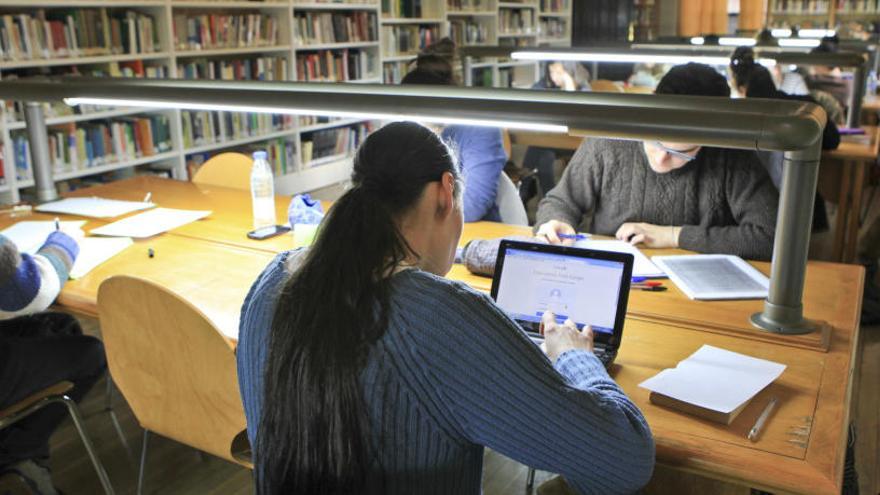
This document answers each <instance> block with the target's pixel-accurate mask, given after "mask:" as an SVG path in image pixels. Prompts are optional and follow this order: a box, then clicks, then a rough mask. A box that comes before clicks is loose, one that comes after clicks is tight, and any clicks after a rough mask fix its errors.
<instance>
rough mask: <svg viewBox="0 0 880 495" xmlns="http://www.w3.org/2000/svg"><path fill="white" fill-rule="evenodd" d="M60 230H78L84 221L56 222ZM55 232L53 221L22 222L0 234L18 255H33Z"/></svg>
mask: <svg viewBox="0 0 880 495" xmlns="http://www.w3.org/2000/svg"><path fill="white" fill-rule="evenodd" d="M58 223H59V225H60V226H61V228H62V229H80V228H82V226H83V225H85V223H86V222H85V220H74V221H65V222H58ZM52 232H55V222H53V221H51V220H50V221H23V222H18V223H15V224H13V225H11V226H9V227H7V228H6V229H5V230H3V231H0V234H3V235H4V236H6V238H7V239H9V240H10V241H12V243H13V244H15V246H16V247H17V248H18V251H19V252H20V253H27V254H35V253H36V252H37V250H38V249H40V248H41V247H42V246H43V243H45V242H46V239H47V238H48V237H49V234H51V233H52Z"/></svg>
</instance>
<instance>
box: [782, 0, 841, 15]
mask: <svg viewBox="0 0 880 495" xmlns="http://www.w3.org/2000/svg"><path fill="white" fill-rule="evenodd" d="M829 7H830V1H829V0H776V6H775V8H774V11H773V12H774V13H776V14H827V13H828V8H829Z"/></svg>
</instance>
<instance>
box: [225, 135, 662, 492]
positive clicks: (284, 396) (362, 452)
mask: <svg viewBox="0 0 880 495" xmlns="http://www.w3.org/2000/svg"><path fill="white" fill-rule="evenodd" d="M352 185H353V187H352V188H351V189H350V190H349V191H348V192H346V193H345V194H344V195H343V196H342V197H341V198H340V199H339V200H338V201H337V202H336V203H335V204H334V205H333V209H332V210H330V213H329V215H328V217H327V218H326V219H325V220H324V223H323V226H322V228H321V230H320V231H319V233H318V238H317V240H316V241H315V244H314V245H313V246H312V248H311V249H310V250H309V251H308V252H306V251H290V252H286V253H282V254H281V255H279V256H278V257H277V258H276V259H275V260H274V261H273V262H272V263H271V264H270V265H269V266H268V267H267V268H266V270H265V271H264V272H263V273H262V275H260V277H259V278H258V279H257V281H256V282H255V283H254V285H253V286H252V288H251V290H250V293H249V294H248V296H247V298H246V299H245V303H244V305H243V307H242V315H241V325H240V333H239V344H238V350H237V359H238V377H239V384H240V390H241V394H242V399H243V402H244V408H245V415H246V417H247V427H248V435H249V437H250V440H251V442H252V445H253V446H254V453H255V463H256V466H255V467H256V469H255V477H256V484H257V493H260V494H264V495H265V494H274V493H279V494H280V493H285V494H286V493H303V494H311V493H391V494H394V493H400V494H404V493H419V494H431V493H437V494H447V493H461V494H479V493H480V486H481V472H482V464H483V450H484V449H483V448H484V447H489V448H492V449H493V450H495V451H498V452H501V453H503V454H504V455H506V456H508V457H510V458H512V459H514V460H516V461H518V462H522V463H524V464H527V465H530V466H534V467H536V468H538V469H543V470H548V471H553V472H557V473H561V474H563V475H564V476H565V478H566V480H567V481H568V482H569V484H571V485H572V486H573V487H575V488H576V489H578V490H579V491H584V492H586V491H589V492H594V493H631V492H634V491H636V490H638V489H639V488H640V487H641V486H642V485H644V484H645V483H646V482H647V481H648V479H649V478H650V476H651V473H652V470H653V465H654V445H653V440H652V436H651V432H650V430H649V428H648V425H647V424H646V422H645V418H644V417H643V416H642V413H641V412H640V411H639V409H638V408H637V407H636V406H635V405H634V404H633V403H632V402H631V401H630V400H629V399H628V398H627V397H626V395H625V394H624V393H623V391H622V390H621V389H620V388H619V387H618V385H617V384H616V383H615V382H614V380H612V379H611V378H610V377H609V376H608V373H607V372H606V370H605V368H604V367H603V366H602V364H601V363H600V362H599V360H598V359H597V358H596V356H595V355H593V353H592V352H591V351H592V331H591V330H590V329H589V328H586V329H585V330H584V331H578V330H577V328H576V327H575V326H574V324H572V323H571V322H570V321H569V322H566V323H564V324H562V325H559V324H556V323H555V321H554V318H553V316H552V315H550V314H547V315H545V321H544V334H545V336H546V339H547V340H546V355H545V354H544V353H542V351H541V349H540V348H539V347H538V346H536V345H535V344H533V343H532V342H531V341H530V340H529V339H528V337H526V335H525V333H523V331H522V330H521V329H520V327H519V326H518V325H517V324H516V323H515V322H513V321H512V320H511V319H510V318H509V317H508V316H507V315H506V314H505V313H504V312H503V311H501V310H500V309H499V308H498V307H497V306H495V304H494V302H493V301H492V300H491V299H490V298H489V297H488V296H486V295H485V294H482V293H479V292H476V291H474V290H473V289H471V288H469V287H468V286H466V285H464V284H462V283H459V282H454V281H451V280H448V279H445V278H443V276H444V275H445V274H446V273H447V272H448V271H449V269H450V268H451V266H452V262H453V257H454V254H455V250H456V246H457V245H458V242H459V237H460V236H461V231H462V221H463V219H462V211H461V207H462V198H461V194H462V187H463V184H462V179H461V177H460V176H459V170H458V167H457V166H456V162H455V160H454V159H453V157H452V155H451V153H450V150H449V149H448V148H447V147H446V145H444V143H443V142H442V141H441V140H440V139H439V138H438V137H437V135H436V134H435V133H434V132H432V131H431V130H430V129H428V128H426V127H423V126H421V125H419V124H415V123H411V122H397V123H392V124H389V125H387V126H385V127H382V128H381V129H379V130H378V131H376V132H374V133H372V134H371V135H370V136H369V137H367V139H366V140H365V141H364V143H363V144H362V145H361V147H360V149H359V150H358V152H357V155H356V156H355V159H354V171H353V174H352ZM348 240H350V241H348Z"/></svg>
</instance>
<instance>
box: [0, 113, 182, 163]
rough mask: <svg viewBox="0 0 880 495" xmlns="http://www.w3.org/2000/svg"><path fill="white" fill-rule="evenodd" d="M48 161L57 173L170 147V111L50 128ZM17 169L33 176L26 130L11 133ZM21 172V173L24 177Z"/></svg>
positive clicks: (144, 155)
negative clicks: (165, 113)
mask: <svg viewBox="0 0 880 495" xmlns="http://www.w3.org/2000/svg"><path fill="white" fill-rule="evenodd" d="M47 134H48V146H49V161H50V164H51V166H52V169H53V170H54V171H55V172H56V173H62V172H72V171H75V170H85V169H88V168H90V167H97V166H100V165H108V164H111V163H121V162H125V161H130V160H135V159H138V158H142V157H147V156H153V155H156V154H159V153H164V152H166V151H169V150H170V149H171V128H170V123H169V119H168V116H167V115H164V114H157V115H147V116H143V117H132V118H120V119H112V120H109V119H108V120H104V121H96V122H88V123H78V124H74V123H69V124H64V125H61V126H52V127H50V128H49V129H47ZM12 140H13V143H15V148H16V152H15V162H16V163H15V165H16V169H18V170H22V171H26V174H27V176H28V178H29V177H30V173H31V172H30V168H31V167H30V160H31V157H30V150H29V149H28V146H27V137H26V135H25V133H23V132H18V133H14V134H13V136H12ZM21 175H22V174H19V176H20V177H21Z"/></svg>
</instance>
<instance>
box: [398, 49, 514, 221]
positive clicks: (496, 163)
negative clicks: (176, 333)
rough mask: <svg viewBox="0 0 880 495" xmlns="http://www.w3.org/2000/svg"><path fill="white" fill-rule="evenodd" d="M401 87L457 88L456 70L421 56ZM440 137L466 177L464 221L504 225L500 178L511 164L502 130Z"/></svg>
mask: <svg viewBox="0 0 880 495" xmlns="http://www.w3.org/2000/svg"><path fill="white" fill-rule="evenodd" d="M401 84H433V85H442V86H451V85H454V84H455V82H454V79H453V75H452V66H451V65H449V64H448V62H447V61H446V60H445V59H444V58H442V57H439V56H437V55H421V56H419V58H418V59H417V60H416V66H415V69H414V70H412V71H410V72H409V73H408V74H407V75H406V76H404V78H403V80H402V81H401ZM440 135H441V136H442V138H443V140H444V141H446V142H447V143H448V144H449V146H450V147H451V148H452V150H453V151H454V152H455V153H456V155H457V156H458V159H459V161H460V164H461V172H462V175H464V182H465V188H464V221H465V222H478V221H480V220H490V221H494V222H499V221H501V215H500V213H499V211H498V206H497V205H496V202H495V200H496V196H497V195H498V178H499V176H500V175H501V174H502V173H503V171H504V165H505V164H506V163H507V153H506V152H505V151H504V143H503V141H502V138H501V129H498V128H495V127H482V126H468V125H448V126H445V127H443V128H442V130H441V131H440Z"/></svg>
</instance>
